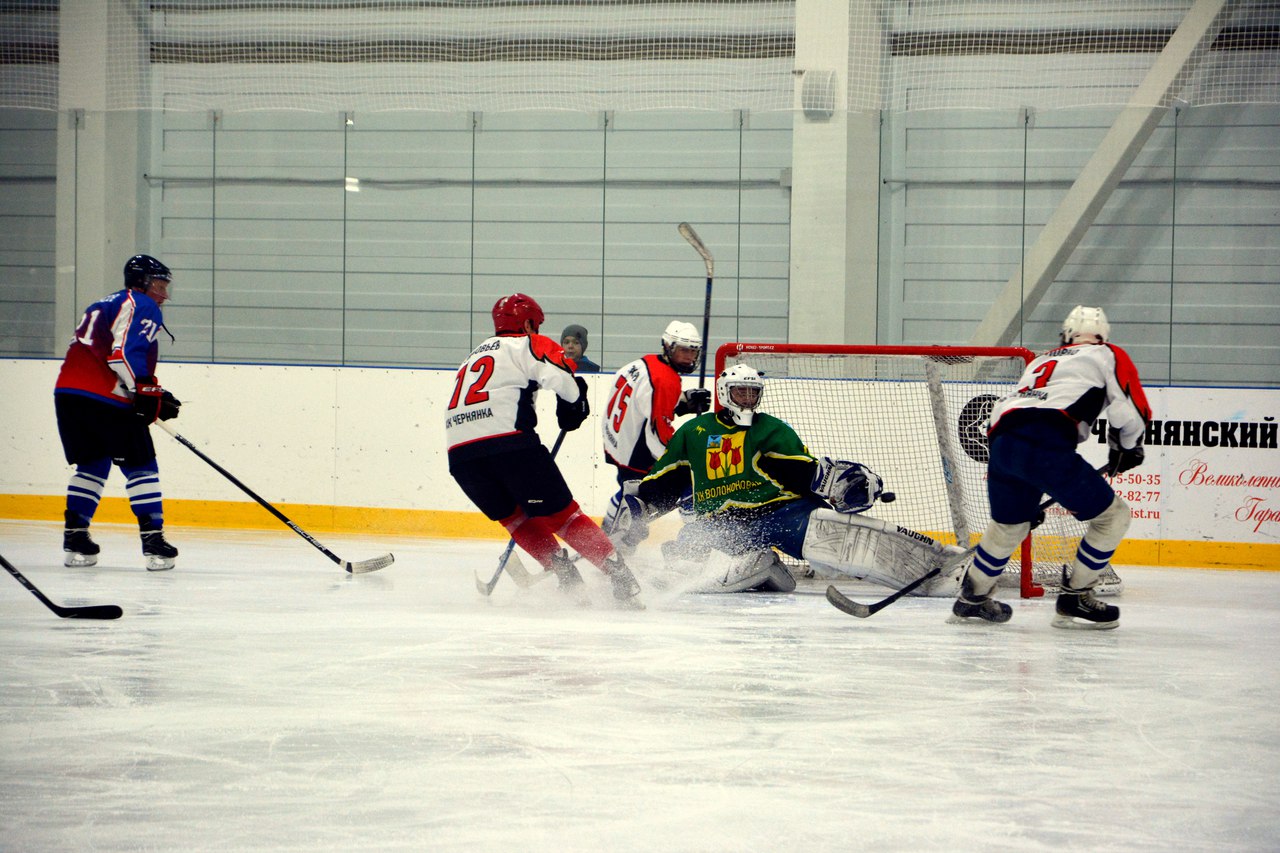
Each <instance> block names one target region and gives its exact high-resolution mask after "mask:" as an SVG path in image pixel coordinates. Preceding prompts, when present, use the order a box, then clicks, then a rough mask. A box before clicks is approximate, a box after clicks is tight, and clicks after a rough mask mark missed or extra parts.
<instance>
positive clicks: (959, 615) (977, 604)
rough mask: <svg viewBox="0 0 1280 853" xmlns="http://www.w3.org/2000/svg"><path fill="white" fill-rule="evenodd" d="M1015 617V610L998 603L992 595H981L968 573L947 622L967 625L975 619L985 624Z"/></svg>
mask: <svg viewBox="0 0 1280 853" xmlns="http://www.w3.org/2000/svg"><path fill="white" fill-rule="evenodd" d="M1012 616H1013V608H1012V607H1010V606H1009V605H1007V604H1005V603H1004V602H1003V601H996V600H995V599H994V598H992V597H991V595H990V593H988V594H986V595H979V594H978V593H977V592H976V591H975V590H974V588H973V579H972V578H970V577H969V575H968V574H967V573H966V574H965V576H964V580H963V581H962V582H961V584H960V594H959V595H958V596H956V600H955V603H954V604H952V605H951V615H950V616H949V617H947V621H948V622H951V623H953V624H960V623H967V622H969V621H970V620H973V619H979V620H982V621H984V622H994V623H997V624H999V623H1002V622H1008V621H1009V619H1010V618H1011V617H1012Z"/></svg>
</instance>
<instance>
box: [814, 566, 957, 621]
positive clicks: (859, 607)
mask: <svg viewBox="0 0 1280 853" xmlns="http://www.w3.org/2000/svg"><path fill="white" fill-rule="evenodd" d="M952 565H954V564H952ZM942 569H943V567H942V566H939V567H937V568H935V569H930V570H929V571H927V572H925V573H924V574H923V575H921V576H920V577H918V578H916V579H915V580H913V581H912V582H911V583H909V584H907V585H906V586H904V587H903V588H902V589H900V590H898V591H897V592H895V593H894V594H893V595H890V596H889V597H888V598H882V599H880V600H879V601H877V602H876V603H874V604H862V603H861V602H857V601H854V600H853V599H852V598H849V597H848V596H847V595H845V594H844V593H842V592H841V591H840V590H838V589H836V588H835V587H834V586H828V587H827V601H829V602H831V604H832V606H833V607H835V608H836V609H837V610H843V611H844V612H845V613H848V614H849V615H850V616H857V617H858V618H859V619H866V618H867V617H868V616H873V615H875V614H876V613H879V612H880V611H881V610H884V609H885V608H886V607H888V606H889V605H890V604H893V603H894V602H895V601H897V600H898V599H899V598H902V596H904V595H910V594H911V593H912V592H915V591H916V590H917V589H919V588H920V587H921V586H923V585H924V584H926V583H928V582H929V581H931V580H933V579H934V578H936V577H937V576H938V575H940V574H942Z"/></svg>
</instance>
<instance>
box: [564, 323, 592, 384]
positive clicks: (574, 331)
mask: <svg viewBox="0 0 1280 853" xmlns="http://www.w3.org/2000/svg"><path fill="white" fill-rule="evenodd" d="M560 346H562V347H564V354H565V355H567V356H569V358H571V359H573V360H574V363H576V364H577V365H578V370H577V372H578V373H599V372H600V365H598V364H596V363H595V362H594V361H592V360H591V359H589V358H587V330H586V328H585V327H583V326H579V325H578V324H577V323H570V324H569V325H568V326H565V327H564V331H563V332H561V333H560Z"/></svg>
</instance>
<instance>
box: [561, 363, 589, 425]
mask: <svg viewBox="0 0 1280 853" xmlns="http://www.w3.org/2000/svg"><path fill="white" fill-rule="evenodd" d="M573 380H574V381H575V382H577V383H578V399H577V400H576V401H575V402H572V403H567V402H565V399H564V398H563V397H556V421H557V422H558V423H559V424H560V429H562V430H564V431H565V432H573V431H574V430H575V429H577V428H578V427H580V426H582V422H583V421H585V420H586V419H587V415H589V414H591V406H590V404H589V403H587V380H585V379H583V378H582V377H581V376H575V377H573Z"/></svg>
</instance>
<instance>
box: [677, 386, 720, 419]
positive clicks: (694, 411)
mask: <svg viewBox="0 0 1280 853" xmlns="http://www.w3.org/2000/svg"><path fill="white" fill-rule="evenodd" d="M710 408H711V389H710V388H690V389H689V390H688V391H685V392H684V393H683V394H681V395H680V402H678V403H676V409H675V411H676V416H677V417H678V416H680V415H700V414H702V413H703V412H705V411H707V410H709V409H710Z"/></svg>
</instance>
